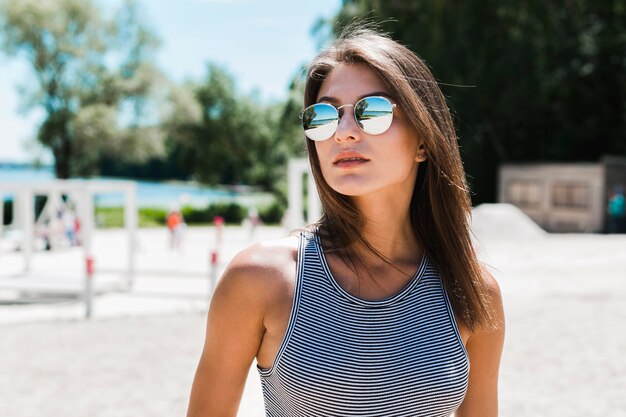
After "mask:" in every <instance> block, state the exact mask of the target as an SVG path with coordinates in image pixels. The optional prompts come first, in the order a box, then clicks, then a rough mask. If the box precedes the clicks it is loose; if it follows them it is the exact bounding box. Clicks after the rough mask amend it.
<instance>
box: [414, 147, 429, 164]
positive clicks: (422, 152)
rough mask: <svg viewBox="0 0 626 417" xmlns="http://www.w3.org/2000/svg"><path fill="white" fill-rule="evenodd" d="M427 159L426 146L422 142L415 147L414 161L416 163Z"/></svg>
mask: <svg viewBox="0 0 626 417" xmlns="http://www.w3.org/2000/svg"><path fill="white" fill-rule="evenodd" d="M427 159H428V156H426V148H425V147H424V145H423V144H421V145H420V147H419V148H418V149H417V155H416V156H415V162H417V163H419V162H424V161H425V160H427Z"/></svg>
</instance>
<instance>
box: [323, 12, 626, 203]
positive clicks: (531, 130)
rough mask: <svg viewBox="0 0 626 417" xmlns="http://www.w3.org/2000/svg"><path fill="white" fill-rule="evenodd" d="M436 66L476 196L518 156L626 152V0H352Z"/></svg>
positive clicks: (488, 193) (490, 193)
mask: <svg viewBox="0 0 626 417" xmlns="http://www.w3.org/2000/svg"><path fill="white" fill-rule="evenodd" d="M355 17H360V18H366V19H368V20H369V21H373V22H377V23H379V24H380V26H381V28H382V29H383V30H384V31H387V32H389V33H391V34H392V37H393V38H394V39H397V40H399V41H400V42H401V43H403V44H405V45H407V46H408V47H409V48H411V49H412V50H414V51H415V52H417V53H418V54H419V55H420V56H421V57H423V58H424V59H425V61H426V62H427V63H428V64H429V65H430V66H431V67H432V69H433V73H434V74H435V76H436V77H437V79H438V80H439V81H440V82H441V86H442V90H443V91H444V94H446V96H447V97H448V99H449V103H450V105H451V108H452V110H453V112H454V113H455V116H456V118H457V126H458V131H459V136H460V144H461V150H462V153H463V156H464V161H465V163H466V168H467V171H468V174H469V177H470V182H471V183H472V186H473V190H474V192H475V195H474V200H475V202H476V203H479V202H484V201H493V200H494V199H495V190H496V187H495V180H496V176H497V175H496V173H497V171H496V170H497V166H498V165H499V164H500V163H501V162H509V161H597V160H598V159H599V158H600V156H601V155H603V154H618V155H626V36H625V35H624V34H625V33H626V3H624V1H622V0H606V1H592V0H573V1H565V2H557V1H552V0H547V1H546V0H528V1H522V2H508V1H504V2H502V1H498V0H487V1H483V0H481V1H478V0H467V1H463V2H452V1H449V0H413V1H410V0H403V1H400V0H398V1H382V0H344V2H343V6H342V8H341V10H340V12H339V14H338V15H337V16H336V19H335V21H334V23H333V30H334V33H338V32H340V31H341V30H342V28H343V27H344V26H345V24H346V23H348V22H351V21H352V20H353V19H354V18H355Z"/></svg>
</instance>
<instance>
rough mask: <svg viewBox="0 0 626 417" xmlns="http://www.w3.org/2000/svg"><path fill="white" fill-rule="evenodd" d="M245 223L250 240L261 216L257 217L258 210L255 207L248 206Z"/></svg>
mask: <svg viewBox="0 0 626 417" xmlns="http://www.w3.org/2000/svg"><path fill="white" fill-rule="evenodd" d="M246 223H247V226H248V230H249V231H250V236H249V238H250V241H253V240H254V236H255V234H256V229H257V227H258V226H259V224H260V223H261V218H260V217H259V210H257V208H256V207H250V208H249V209H248V216H247V218H246Z"/></svg>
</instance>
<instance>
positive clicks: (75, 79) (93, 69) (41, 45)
mask: <svg viewBox="0 0 626 417" xmlns="http://www.w3.org/2000/svg"><path fill="white" fill-rule="evenodd" d="M0 40H1V42H2V43H1V45H2V48H3V49H4V51H5V52H6V53H8V54H9V55H15V56H19V57H20V58H22V59H25V60H26V61H27V62H28V64H29V66H30V68H31V69H32V75H33V76H34V82H32V81H30V80H29V81H30V82H29V85H30V86H32V87H31V88H28V89H27V94H26V96H25V101H26V105H27V107H28V108H30V109H33V108H41V109H43V111H44V114H45V116H44V120H43V122H42V124H41V126H40V127H39V131H38V134H37V139H38V140H39V141H40V142H41V144H42V145H44V146H45V147H47V148H49V149H50V150H51V151H52V155H53V156H54V160H55V168H56V174H57V177H59V178H67V177H69V176H75V175H79V176H86V175H90V174H93V173H95V172H96V171H97V167H98V164H99V161H100V159H101V158H102V157H103V155H108V156H110V157H114V158H122V159H126V160H135V161H142V160H145V159H147V158H148V157H150V156H151V155H154V154H157V153H159V152H162V137H161V136H162V135H161V134H160V129H159V128H158V126H156V124H157V123H156V121H155V120H153V119H154V116H153V115H151V114H150V112H151V107H153V106H152V105H151V101H150V100H151V94H152V92H153V90H154V86H155V85H156V84H157V83H158V82H159V81H160V80H161V76H160V74H159V73H158V71H157V70H156V69H155V68H154V67H153V66H152V64H151V61H152V55H153V52H154V50H155V49H156V47H157V46H158V41H157V39H156V37H155V36H154V35H153V34H152V32H151V31H150V30H149V29H148V28H147V27H146V26H145V25H144V24H143V23H142V22H141V21H140V19H139V10H138V6H137V4H136V3H135V2H134V1H131V0H128V1H125V2H124V4H123V5H122V7H121V8H120V9H119V10H118V11H117V13H116V14H115V15H114V16H111V17H109V18H107V17H105V16H104V15H103V12H102V10H100V8H99V7H98V6H97V4H96V3H95V1H93V0H48V1H38V0H20V1H10V0H0Z"/></svg>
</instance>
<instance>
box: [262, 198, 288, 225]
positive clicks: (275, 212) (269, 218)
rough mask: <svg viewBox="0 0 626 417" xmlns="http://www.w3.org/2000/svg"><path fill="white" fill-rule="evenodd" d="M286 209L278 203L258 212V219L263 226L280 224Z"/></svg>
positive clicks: (275, 202)
mask: <svg viewBox="0 0 626 417" xmlns="http://www.w3.org/2000/svg"><path fill="white" fill-rule="evenodd" d="M285 210H286V207H285V205H284V204H281V203H280V202H278V201H274V202H273V203H272V204H271V205H269V206H267V207H263V208H261V209H260V210H259V217H260V218H261V221H262V222H263V223H264V224H280V222H281V221H282V220H283V216H284V215H285Z"/></svg>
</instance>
